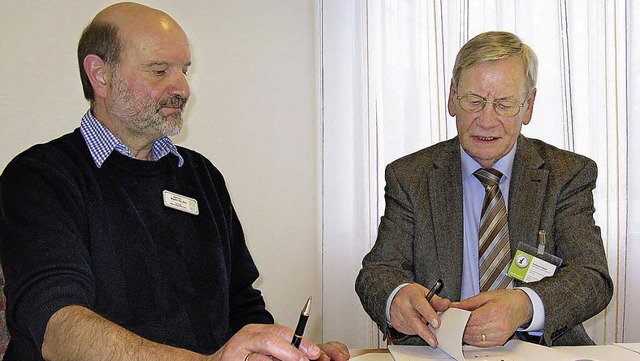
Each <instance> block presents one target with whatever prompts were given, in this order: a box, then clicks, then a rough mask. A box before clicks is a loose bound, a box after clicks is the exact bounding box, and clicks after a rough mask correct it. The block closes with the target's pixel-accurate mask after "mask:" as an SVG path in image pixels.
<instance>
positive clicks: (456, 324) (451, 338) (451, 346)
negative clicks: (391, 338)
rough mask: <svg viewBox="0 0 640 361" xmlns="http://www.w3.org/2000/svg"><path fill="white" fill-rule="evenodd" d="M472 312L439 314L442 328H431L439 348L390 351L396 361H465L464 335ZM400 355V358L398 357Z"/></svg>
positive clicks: (393, 347) (410, 347)
mask: <svg viewBox="0 0 640 361" xmlns="http://www.w3.org/2000/svg"><path fill="white" fill-rule="evenodd" d="M469 316H471V312H470V311H467V310H462V309H459V308H450V309H448V310H446V311H444V312H442V313H440V314H439V317H440V328H438V329H434V328H432V327H431V326H429V328H430V329H431V331H433V334H434V335H435V336H436V338H437V339H438V348H437V349H432V348H431V347H429V346H425V347H422V346H420V347H415V346H399V345H391V346H389V351H391V354H392V355H393V358H394V359H395V360H396V361H400V360H402V361H410V360H420V359H425V358H426V359H429V360H450V359H451V358H453V359H455V360H458V361H464V354H463V353H462V335H463V334H464V328H465V326H466V325H467V321H468V320H469ZM396 354H398V357H399V358H398V357H396Z"/></svg>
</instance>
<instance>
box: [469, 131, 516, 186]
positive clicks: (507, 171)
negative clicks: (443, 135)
mask: <svg viewBox="0 0 640 361" xmlns="http://www.w3.org/2000/svg"><path fill="white" fill-rule="evenodd" d="M516 148H518V142H517V141H516V143H515V144H514V145H513V148H511V150H510V151H509V153H507V154H506V155H505V156H504V157H502V158H500V159H498V161H497V162H495V163H493V169H497V170H499V171H500V173H502V175H503V177H502V179H505V180H510V179H511V171H512V170H513V161H514V160H515V158H516ZM460 155H461V158H462V181H463V182H464V181H466V180H467V179H468V178H469V177H470V176H471V175H472V174H473V172H475V171H476V170H478V168H482V166H481V165H480V163H478V162H477V161H476V160H475V159H473V158H471V156H470V155H469V154H468V153H467V152H466V151H465V150H464V149H463V148H462V145H460Z"/></svg>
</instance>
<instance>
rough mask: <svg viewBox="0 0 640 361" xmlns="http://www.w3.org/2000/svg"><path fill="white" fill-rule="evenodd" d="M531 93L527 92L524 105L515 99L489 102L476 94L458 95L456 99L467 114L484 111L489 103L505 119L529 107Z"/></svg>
mask: <svg viewBox="0 0 640 361" xmlns="http://www.w3.org/2000/svg"><path fill="white" fill-rule="evenodd" d="M455 92H456V93H457V92H458V91H457V90H456V91H455ZM529 93H530V92H527V96H526V97H525V99H524V101H523V102H522V103H518V102H517V101H516V100H513V99H504V100H487V99H486V98H484V97H481V96H479V95H475V94H465V95H456V99H458V102H459V103H460V107H461V108H462V110H464V111H465V112H469V113H477V112H479V111H481V110H482V109H484V107H485V106H486V105H487V103H489V104H493V110H494V111H495V112H496V113H497V114H498V115H500V116H503V117H515V116H516V115H518V113H520V108H522V107H524V106H525V105H527V101H528V100H529Z"/></svg>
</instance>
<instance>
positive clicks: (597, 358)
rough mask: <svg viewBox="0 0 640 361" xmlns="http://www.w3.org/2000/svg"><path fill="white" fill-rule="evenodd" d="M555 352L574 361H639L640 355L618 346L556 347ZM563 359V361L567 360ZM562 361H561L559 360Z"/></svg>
mask: <svg viewBox="0 0 640 361" xmlns="http://www.w3.org/2000/svg"><path fill="white" fill-rule="evenodd" d="M552 349H553V350H555V351H557V352H560V353H563V354H564V355H566V357H567V358H565V359H566V360H572V361H609V360H615V361H638V360H640V355H638V353H636V352H634V351H632V350H628V349H626V348H623V347H619V346H617V345H600V346H555V347H552ZM565 359H562V360H565ZM558 360H560V359H558Z"/></svg>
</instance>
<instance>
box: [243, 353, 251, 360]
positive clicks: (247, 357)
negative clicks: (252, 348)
mask: <svg viewBox="0 0 640 361" xmlns="http://www.w3.org/2000/svg"><path fill="white" fill-rule="evenodd" d="M252 354H253V352H249V353H248V354H247V356H245V357H244V361H249V356H251V355H252Z"/></svg>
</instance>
